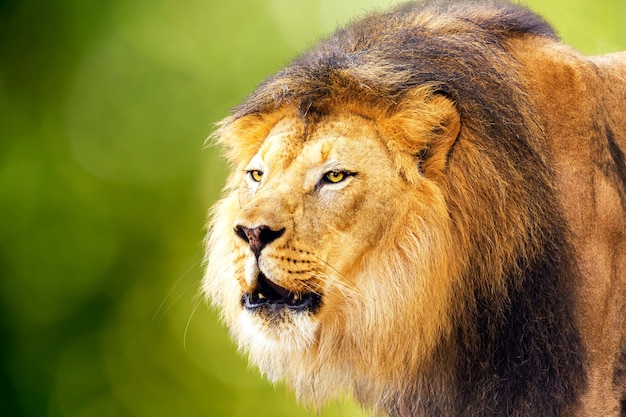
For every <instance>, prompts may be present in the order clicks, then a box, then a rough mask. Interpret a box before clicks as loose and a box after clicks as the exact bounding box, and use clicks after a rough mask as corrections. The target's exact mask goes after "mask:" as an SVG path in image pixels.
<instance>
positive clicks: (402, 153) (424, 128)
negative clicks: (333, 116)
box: [381, 88, 461, 180]
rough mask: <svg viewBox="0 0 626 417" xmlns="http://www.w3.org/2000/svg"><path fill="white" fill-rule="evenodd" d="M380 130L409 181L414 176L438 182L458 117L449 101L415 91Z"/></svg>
mask: <svg viewBox="0 0 626 417" xmlns="http://www.w3.org/2000/svg"><path fill="white" fill-rule="evenodd" d="M381 127H382V129H383V134H384V135H385V137H386V140H387V143H388V146H389V148H390V150H391V151H392V154H393V155H394V158H395V159H396V163H397V164H399V166H400V168H401V169H402V171H403V172H404V174H405V175H406V176H407V178H408V179H409V180H411V179H412V176H413V175H415V174H417V175H423V176H425V177H428V178H431V179H437V178H439V177H440V176H441V175H442V174H443V172H444V170H445V167H446V165H447V161H448V155H449V153H450V149H451V148H452V146H453V145H454V143H455V142H456V140H457V137H458V136H459V131H460V129H461V118H460V116H459V113H458V111H457V110H456V107H455V105H454V103H453V102H452V101H451V100H450V99H449V98H447V97H445V96H444V95H441V94H437V93H432V90H430V89H425V88H417V89H415V90H413V91H411V92H410V93H408V94H407V95H406V97H405V98H404V99H403V100H402V103H400V105H399V106H398V107H397V109H396V111H395V112H394V113H393V114H392V115H391V116H390V117H389V118H387V119H386V120H385V121H383V122H382V123H381ZM407 164H408V166H407Z"/></svg>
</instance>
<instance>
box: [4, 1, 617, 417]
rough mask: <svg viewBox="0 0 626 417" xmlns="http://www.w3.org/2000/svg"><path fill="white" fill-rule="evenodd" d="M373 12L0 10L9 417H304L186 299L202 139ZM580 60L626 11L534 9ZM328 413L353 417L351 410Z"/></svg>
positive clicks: (205, 195) (203, 163)
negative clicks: (292, 66)
mask: <svg viewBox="0 0 626 417" xmlns="http://www.w3.org/2000/svg"><path fill="white" fill-rule="evenodd" d="M391 3H393V1H391V0H389V1H376V0H370V1H367V0H350V1H342V2H339V1H336V0H304V1H299V2H294V1H291V0H265V1H262V0H239V1H232V2H225V1H217V0H214V1H201V0H190V1H187V0H182V1H174V0H151V1H147V0H144V1H122V0H107V1H104V0H92V1H83V0H57V1H54V2H47V1H36V0H23V1H17V0H0V219H1V221H0V277H1V280H0V339H1V344H0V404H2V415H3V416H29V417H40V416H52V417H65V416H72V417H104V416H142V417H143V416H145V417H159V416H164V417H165V416H168V417H169V416H233V417H235V416H252V415H254V416H261V417H262V416H274V417H280V416H284V417H287V416H289V417H292V416H316V415H318V413H317V412H316V411H307V410H304V409H302V408H301V407H299V406H297V405H296V403H295V401H294V399H293V396H292V395H291V393H289V392H288V390H287V389H286V388H285V387H283V386H282V385H278V386H277V387H272V386H271V385H270V384H269V383H267V382H266V381H264V380H263V378H261V377H260V376H259V375H258V373H257V372H256V371H255V370H252V369H248V368H247V365H246V361H245V358H244V357H242V356H241V355H240V354H238V353H237V350H236V347H235V346H234V345H233V343H232V342H230V341H229V339H228V336H227V332H226V330H225V329H224V328H223V326H221V325H220V324H219V321H218V317H217V314H216V313H215V312H214V311H212V310H211V309H210V308H208V307H207V306H206V304H205V302H204V301H203V300H202V298H201V297H199V295H198V287H199V281H200V277H201V273H202V239H203V233H204V230H203V227H204V223H205V220H206V212H207V208H208V207H209V206H210V205H211V204H212V202H213V201H214V200H215V199H216V197H217V195H218V193H219V190H220V187H221V185H222V183H223V178H224V174H225V167H224V164H223V162H222V161H221V160H220V159H219V155H218V152H217V150H216V149H213V148H208V149H205V146H204V141H205V138H206V137H207V136H208V134H209V133H210V132H211V130H212V125H213V123H214V122H216V121H217V120H219V119H220V118H222V117H224V116H225V115H226V114H227V112H228V109H229V108H230V107H232V106H233V105H235V104H236V103H238V102H239V101H240V100H242V98H243V97H244V96H245V95H246V94H247V93H249V92H250V91H251V90H252V89H253V88H254V86H255V85H256V84H257V83H258V82H259V81H261V80H262V79H263V78H264V77H265V76H267V75H268V74H270V73H272V72H273V71H275V70H277V69H278V68H280V67H281V66H282V65H284V64H285V63H286V62H287V61H288V60H289V59H290V58H291V57H293V56H294V55H295V54H296V53H297V52H298V51H300V50H302V49H304V48H306V47H307V46H308V45H310V44H311V43H312V42H314V40H315V39H316V38H318V37H320V36H321V35H323V34H326V33H328V32H330V31H332V29H333V28H334V27H335V26H336V25H337V24H338V23H339V24H340V23H342V22H345V21H346V20H347V19H348V18H350V17H352V16H356V15H359V14H362V13H363V12H365V11H367V10H370V9H371V8H373V7H386V6H388V5H389V4H391ZM529 3H530V5H531V6H533V7H535V8H536V10H538V11H540V12H542V13H543V14H544V15H545V16H546V17H547V18H548V19H549V20H550V21H551V22H552V23H553V24H555V26H556V27H557V28H558V29H559V31H560V33H561V34H562V36H563V38H564V39H565V40H566V41H567V42H569V43H572V44H574V45H576V46H578V47H579V48H580V49H581V50H583V51H584V52H586V53H589V54H595V53H601V52H609V51H612V50H619V49H625V48H626V3H624V1H623V0H598V1H596V2H593V4H592V3H591V2H588V1H586V0H567V1H566V0H550V1H540V0H533V1H529ZM320 415H322V416H346V417H350V416H358V415H362V412H360V411H359V409H358V407H356V406H355V405H354V404H352V403H351V402H346V403H343V402H342V403H339V404H333V405H331V406H329V407H328V408H326V409H324V410H322V411H321V414H320Z"/></svg>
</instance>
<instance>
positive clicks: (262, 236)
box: [235, 226, 285, 258]
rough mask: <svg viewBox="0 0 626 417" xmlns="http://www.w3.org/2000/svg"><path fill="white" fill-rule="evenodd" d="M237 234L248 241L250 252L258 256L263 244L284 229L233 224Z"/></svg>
mask: <svg viewBox="0 0 626 417" xmlns="http://www.w3.org/2000/svg"><path fill="white" fill-rule="evenodd" d="M235 233H236V234H237V236H239V237H240V238H242V239H243V240H245V241H246V242H248V244H249V245H250V249H251V250H252V253H254V255H255V256H256V257H257V258H258V257H259V255H260V254H261V251H262V250H263V248H264V247H265V246H267V245H268V244H270V243H272V242H273V241H275V240H276V239H278V238H279V237H281V236H282V235H283V233H285V229H284V228H282V229H280V230H272V229H271V228H270V227H269V226H257V227H253V228H249V227H246V226H235Z"/></svg>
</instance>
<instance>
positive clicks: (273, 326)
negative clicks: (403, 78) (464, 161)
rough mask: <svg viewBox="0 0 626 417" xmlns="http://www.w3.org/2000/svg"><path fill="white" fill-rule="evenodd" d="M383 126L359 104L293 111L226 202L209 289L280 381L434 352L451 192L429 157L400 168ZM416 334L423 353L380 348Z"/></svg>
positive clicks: (213, 240)
mask: <svg viewBox="0 0 626 417" xmlns="http://www.w3.org/2000/svg"><path fill="white" fill-rule="evenodd" d="M380 126H381V124H379V123H377V122H375V121H373V120H369V119H366V118H364V117H361V116H357V115H353V114H349V113H342V114H335V115H331V116H326V117H324V118H322V120H321V121H318V122H316V123H315V124H314V125H308V126H307V127H306V128H305V127H304V126H303V124H302V122H301V121H300V119H299V118H297V117H285V118H282V119H281V120H279V121H278V122H276V123H273V125H272V127H271V128H268V129H267V131H268V133H267V134H266V135H264V137H263V139H261V140H260V141H259V143H260V145H259V146H258V147H257V149H255V150H254V151H250V155H252V156H250V155H248V156H246V157H245V158H244V159H245V160H242V161H240V164H239V166H238V167H237V168H236V170H235V171H234V174H233V175H232V177H231V181H230V183H229V186H228V187H227V195H226V196H225V198H224V199H223V200H222V201H221V202H220V203H219V204H218V206H217V207H216V208H215V216H214V220H213V224H212V230H211V233H210V241H209V253H208V270H207V275H206V277H205V282H204V286H205V291H206V292H207V293H208V294H209V296H210V297H211V298H212V300H213V301H214V302H215V303H216V304H217V305H218V306H219V307H220V308H221V309H222V310H223V312H224V316H225V319H226V322H227V324H228V325H229V327H230V329H231V331H232V332H233V334H234V336H235V338H236V339H237V340H238V342H239V344H240V345H241V346H242V347H244V348H245V349H246V350H248V351H249V352H250V354H251V359H252V360H253V362H254V363H255V364H256V365H257V366H259V367H260V368H261V370H262V371H264V372H265V373H266V374H267V375H268V376H269V377H270V378H283V377H286V378H288V379H290V380H291V381H292V382H294V383H295V384H296V385H298V380H299V379H301V378H303V375H304V374H308V375H309V376H308V377H306V378H307V379H308V381H309V385H311V384H310V382H311V381H312V379H311V377H310V375H311V374H312V373H314V374H316V375H317V377H318V378H322V379H323V378H326V379H328V378H331V379H333V381H335V383H339V382H340V381H341V380H342V379H343V378H347V377H348V378H355V377H357V378H358V376H355V375H356V374H358V373H360V372H363V373H367V372H370V371H371V366H379V367H380V368H381V369H383V368H384V369H393V367H391V366H390V364H391V362H396V361H402V362H403V363H406V361H412V362H416V361H419V360H421V359H422V356H423V355H424V354H427V353H428V352H429V351H430V348H431V347H432V345H434V344H435V343H436V340H437V338H438V337H439V336H440V335H441V334H442V333H443V332H444V330H445V327H446V322H447V319H446V317H447V316H448V311H447V305H448V299H449V294H450V291H449V286H450V279H449V276H450V274H449V265H448V263H446V262H445V261H443V260H444V259H445V258H446V256H445V252H446V249H445V248H446V246H447V245H448V243H449V233H448V229H447V221H448V219H447V212H446V211H445V205H444V203H443V198H442V195H441V192H440V191H439V188H438V187H437V185H436V183H435V182H434V181H431V180H429V179H427V178H426V177H423V176H421V175H420V174H419V167H418V163H417V162H416V161H412V162H411V163H410V165H411V168H406V167H405V169H400V168H399V164H401V160H402V158H399V157H398V155H395V152H394V151H392V150H390V146H391V145H390V144H389V143H388V141H386V140H385V139H384V136H383V135H382V134H381V129H380ZM408 169H412V170H413V172H407V170H408ZM409 177H411V178H412V180H409V179H408V178H409ZM426 225H429V227H426ZM416 251H421V253H420V254H419V255H416ZM382 310H384V311H385V312H384V314H382V313H381V312H382ZM407 329H410V330H407ZM407 331H409V332H410V335H409V334H407V335H406V337H410V338H411V340H414V341H415V343H416V344H417V346H416V348H415V349H411V350H410V352H402V351H395V349H394V348H390V349H386V350H385V351H381V350H380V348H381V347H382V346H383V345H384V343H385V342H384V340H385V338H394V337H397V336H398V333H406V332H407ZM356 345H359V346H360V348H359V352H360V354H361V356H359V355H358V354H356V355H355V351H354V346H356ZM342 352H343V353H342ZM405 353H406V354H408V355H409V356H410V357H406V356H405ZM344 354H345V356H343V355H344ZM393 366H395V365H393ZM340 368H343V369H346V370H348V369H349V373H350V374H351V375H349V376H348V375H339V374H338V372H339V370H340ZM331 369H332V370H331ZM320 385H324V386H327V385H328V384H327V383H325V384H320ZM301 394H302V395H303V396H307V395H308V394H307V393H302V392H301ZM309 394H310V393H309ZM315 395H320V393H319V392H316V393H315ZM321 395H326V394H321Z"/></svg>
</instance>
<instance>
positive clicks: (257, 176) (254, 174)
mask: <svg viewBox="0 0 626 417" xmlns="http://www.w3.org/2000/svg"><path fill="white" fill-rule="evenodd" d="M248 174H250V178H252V181H254V182H261V180H262V179H263V171H259V170H258V169H253V170H250V171H248Z"/></svg>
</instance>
